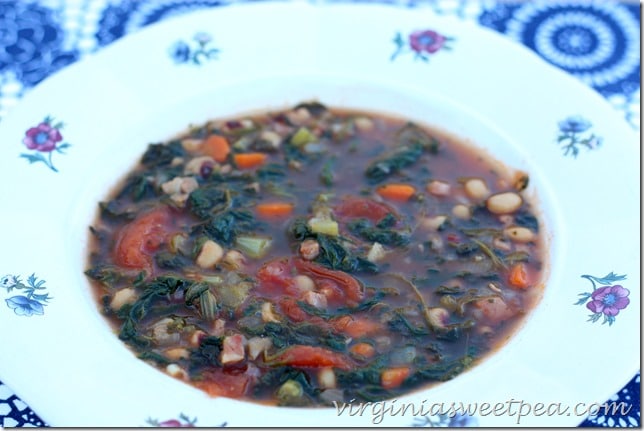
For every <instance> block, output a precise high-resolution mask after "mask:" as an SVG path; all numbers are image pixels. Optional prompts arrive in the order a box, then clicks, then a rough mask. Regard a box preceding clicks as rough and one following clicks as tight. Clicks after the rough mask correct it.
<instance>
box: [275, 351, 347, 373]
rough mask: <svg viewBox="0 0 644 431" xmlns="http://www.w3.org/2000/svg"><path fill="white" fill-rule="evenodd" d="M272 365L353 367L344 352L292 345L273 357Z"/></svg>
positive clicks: (344, 368) (345, 368)
mask: <svg viewBox="0 0 644 431" xmlns="http://www.w3.org/2000/svg"><path fill="white" fill-rule="evenodd" d="M269 363H270V364H271V365H291V366H293V367H311V368H320V367H335V368H340V369H342V370H348V369H350V368H351V365H352V364H351V361H350V360H349V358H347V357H346V356H345V355H343V354H342V353H338V352H334V351H332V350H329V349H325V348H323V347H314V346H303V345H298V346H291V347H287V348H286V349H285V350H283V351H282V352H280V353H278V354H277V355H276V356H274V357H273V358H271V360H270V361H269Z"/></svg>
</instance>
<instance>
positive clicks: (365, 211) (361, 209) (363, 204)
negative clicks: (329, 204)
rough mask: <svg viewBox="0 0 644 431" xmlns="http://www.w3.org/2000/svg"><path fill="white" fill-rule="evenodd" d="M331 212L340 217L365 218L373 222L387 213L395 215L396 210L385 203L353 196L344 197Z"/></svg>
mask: <svg viewBox="0 0 644 431" xmlns="http://www.w3.org/2000/svg"><path fill="white" fill-rule="evenodd" d="M333 212H334V213H335V215H336V216H338V217H341V218H366V219H368V220H371V221H372V222H374V223H377V222H379V221H380V220H382V219H383V218H384V217H385V216H386V215H387V214H393V215H394V216H395V215H396V211H395V210H394V209H393V208H392V207H390V206H389V205H387V204H384V203H382V202H377V201H374V200H373V199H369V198H363V197H355V196H350V197H348V198H346V199H344V200H343V201H342V202H341V203H340V204H338V205H337V206H336V207H335V208H334V211H333Z"/></svg>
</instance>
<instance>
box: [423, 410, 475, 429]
mask: <svg viewBox="0 0 644 431" xmlns="http://www.w3.org/2000/svg"><path fill="white" fill-rule="evenodd" d="M478 425H479V421H478V419H477V418H476V416H471V415H469V414H467V413H461V412H454V411H452V412H451V413H440V414H437V415H427V416H423V417H420V418H414V423H413V424H412V426H414V427H432V428H434V427H440V428H469V427H478Z"/></svg>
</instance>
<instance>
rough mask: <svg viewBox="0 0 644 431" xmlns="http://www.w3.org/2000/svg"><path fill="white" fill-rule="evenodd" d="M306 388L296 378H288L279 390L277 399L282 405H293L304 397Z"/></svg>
mask: <svg viewBox="0 0 644 431" xmlns="http://www.w3.org/2000/svg"><path fill="white" fill-rule="evenodd" d="M303 394H304V390H303V389H302V385H301V384H300V383H299V382H297V381H295V380H287V381H285V382H284V384H282V386H280V388H279V389H278V390H277V399H278V400H279V402H280V404H281V405H291V404H294V403H297V401H298V399H299V398H301V397H302V395H303Z"/></svg>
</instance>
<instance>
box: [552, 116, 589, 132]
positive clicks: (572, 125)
mask: <svg viewBox="0 0 644 431" xmlns="http://www.w3.org/2000/svg"><path fill="white" fill-rule="evenodd" d="M591 127H592V123H591V122H590V121H588V120H586V119H585V118H584V117H581V116H579V115H574V116H572V117H568V118H566V119H565V120H562V121H560V122H559V130H561V131H562V132H564V133H582V132H585V131H586V130H588V129H590V128H591Z"/></svg>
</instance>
